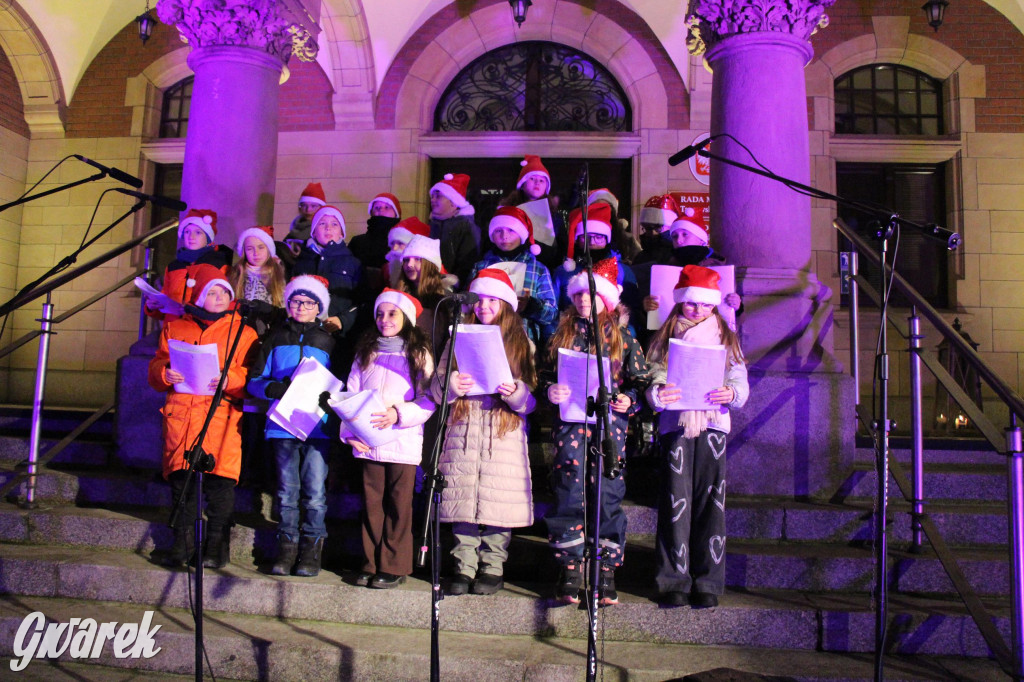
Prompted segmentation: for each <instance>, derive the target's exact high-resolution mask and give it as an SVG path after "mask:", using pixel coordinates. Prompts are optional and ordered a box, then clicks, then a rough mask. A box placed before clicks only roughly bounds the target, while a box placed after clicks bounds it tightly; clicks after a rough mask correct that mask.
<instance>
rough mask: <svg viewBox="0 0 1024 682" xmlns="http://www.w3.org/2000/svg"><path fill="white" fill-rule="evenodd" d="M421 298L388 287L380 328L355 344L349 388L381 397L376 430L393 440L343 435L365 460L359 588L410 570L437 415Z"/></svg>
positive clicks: (396, 581)
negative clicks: (427, 448)
mask: <svg viewBox="0 0 1024 682" xmlns="http://www.w3.org/2000/svg"><path fill="white" fill-rule="evenodd" d="M420 310H421V308H420V303H419V301H417V300H416V299H415V298H413V297H412V296H410V295H409V294H407V293H404V292H401V291H396V290H394V289H384V291H383V292H381V294H380V295H379V296H378V297H377V300H376V301H375V302H374V305H373V317H374V323H375V326H374V327H372V328H370V329H368V330H367V331H366V333H365V334H364V335H363V338H362V339H361V340H360V342H359V345H358V346H357V347H356V357H355V362H353V363H352V371H351V372H350V373H349V375H348V384H347V387H346V388H347V390H348V391H349V392H352V393H357V392H359V391H365V390H367V389H369V390H373V391H376V392H377V393H378V394H380V397H381V400H382V402H383V403H384V405H385V406H386V408H387V409H385V410H384V411H383V412H379V413H375V414H373V415H372V419H371V422H370V423H371V424H372V425H373V426H374V427H375V428H377V429H382V430H383V429H394V430H395V431H396V432H397V433H398V437H397V438H396V439H395V440H393V441H391V442H390V443H385V444H384V445H378V446H376V447H370V446H368V445H367V444H366V443H364V442H363V441H361V440H359V439H358V438H356V437H355V436H354V435H352V434H351V433H350V432H349V431H348V430H347V428H346V427H345V426H343V427H342V433H341V437H342V439H343V440H345V441H346V442H347V443H348V444H349V445H351V446H352V454H353V455H354V456H355V457H356V459H360V460H362V463H363V496H364V499H365V509H364V512H363V557H364V559H363V570H362V571H361V572H360V573H359V575H358V576H357V577H356V584H357V585H360V586H366V585H368V586H369V587H375V588H377V589H388V588H391V587H395V586H396V585H400V584H401V583H403V582H405V578H406V576H408V575H410V574H411V573H412V554H413V547H412V498H413V490H414V488H415V484H416V467H417V465H419V463H420V459H421V451H422V449H423V424H424V423H425V422H426V421H427V419H428V418H429V417H430V415H431V414H433V412H434V407H435V405H434V402H433V401H432V400H431V399H430V397H429V396H428V395H427V393H426V391H427V385H428V383H429V382H430V377H431V375H432V374H433V370H434V362H433V360H432V358H431V355H430V348H429V346H428V344H427V338H426V336H424V334H423V332H422V331H421V330H420V329H419V328H418V327H417V326H416V324H415V320H416V317H417V316H418V315H419V313H420Z"/></svg>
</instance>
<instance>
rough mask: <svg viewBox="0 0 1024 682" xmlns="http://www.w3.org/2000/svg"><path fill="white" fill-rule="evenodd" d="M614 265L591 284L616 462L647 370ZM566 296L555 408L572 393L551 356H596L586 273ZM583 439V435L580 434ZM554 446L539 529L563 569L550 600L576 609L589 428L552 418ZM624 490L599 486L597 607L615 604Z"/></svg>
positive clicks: (613, 482)
mask: <svg viewBox="0 0 1024 682" xmlns="http://www.w3.org/2000/svg"><path fill="white" fill-rule="evenodd" d="M616 268H617V264H616V262H615V260H614V259H611V258H609V259H607V260H603V261H601V262H600V263H598V264H597V265H595V266H594V281H595V284H596V285H597V294H598V295H597V300H596V301H594V302H593V305H596V306H597V320H598V324H599V325H600V327H601V330H602V333H601V347H602V355H603V357H605V358H607V359H608V363H609V365H610V369H611V377H610V379H611V381H610V384H611V388H612V390H611V395H612V397H613V400H612V402H611V412H610V417H611V428H612V433H611V434H610V436H611V437H612V440H613V443H614V446H615V454H616V456H617V457H618V458H619V461H620V462H621V461H622V460H623V457H624V456H625V447H624V445H625V440H626V430H627V428H628V421H629V416H630V415H631V414H632V413H633V412H635V411H636V409H637V400H638V398H639V396H640V393H641V392H642V391H643V390H644V389H646V388H647V384H648V382H649V370H648V368H647V362H646V361H645V360H644V354H643V351H642V350H641V349H640V344H639V343H637V341H636V338H634V336H633V334H632V333H631V332H630V331H629V328H628V327H627V326H626V325H625V324H623V322H622V315H623V312H622V308H621V306H620V305H619V292H620V287H619V285H618V284H616V280H617V277H618V275H617V273H616ZM568 293H569V296H571V297H572V306H571V307H570V308H568V309H566V310H565V311H564V312H563V313H562V317H561V319H560V320H559V323H558V329H557V330H556V331H555V334H554V336H552V337H551V341H550V343H549V344H548V359H549V361H550V369H549V371H548V378H549V382H550V383H549V386H548V388H547V396H548V399H549V400H550V401H551V403H552V404H554V405H558V404H560V403H562V402H565V401H566V400H568V399H569V397H570V394H571V391H570V389H569V387H568V386H567V385H565V384H559V383H555V380H554V371H555V369H556V367H557V364H558V349H559V348H567V349H570V350H575V351H583V352H588V353H591V354H593V353H595V352H596V348H595V344H594V341H593V338H592V335H591V325H590V309H591V305H592V303H591V300H590V292H589V285H588V282H587V274H586V272H581V273H579V274H577V275H576V276H574V277H573V278H572V279H571V280H569V286H568ZM584 432H586V433H584ZM607 435H609V434H606V436H607ZM552 437H553V438H554V442H555V461H554V465H553V467H552V471H551V485H552V488H553V489H554V491H555V500H556V501H555V507H554V508H553V509H552V511H551V512H550V513H549V514H548V516H547V518H545V521H546V522H547V526H548V540H549V542H550V543H551V547H552V549H553V550H554V552H555V560H556V561H557V562H558V563H559V565H560V566H561V567H562V573H561V575H560V577H559V579H558V583H557V585H556V587H555V594H556V597H557V598H559V599H561V600H563V601H566V602H569V603H572V604H575V603H578V602H579V590H580V588H581V587H582V586H583V549H584V546H585V544H586V542H587V538H586V537H585V535H584V533H585V527H584V526H585V520H586V515H587V509H586V505H585V501H586V496H587V494H588V491H587V489H586V488H587V483H586V480H587V479H589V478H590V476H589V475H588V476H587V479H585V478H584V471H585V469H584V466H585V465H586V459H587V452H586V451H585V450H584V445H583V444H584V438H586V440H587V441H588V442H593V439H594V437H595V431H594V427H593V426H587V425H584V424H575V423H567V422H563V421H561V419H558V418H556V419H555V423H554V425H553V426H552ZM625 490H626V484H625V481H624V480H623V478H622V476H619V477H617V478H614V479H610V478H607V477H606V478H604V480H603V481H602V489H601V492H602V497H601V501H600V506H601V537H600V544H601V560H602V562H601V567H600V568H601V571H600V581H599V583H598V595H599V596H598V598H599V603H600V604H601V605H603V606H608V605H611V604H617V603H618V601H619V597H618V593H617V592H616V590H615V569H616V568H618V567H619V566H621V565H622V559H623V552H624V551H625V546H626V515H625V513H624V512H623V511H622V506H621V505H622V497H623V495H624V494H625Z"/></svg>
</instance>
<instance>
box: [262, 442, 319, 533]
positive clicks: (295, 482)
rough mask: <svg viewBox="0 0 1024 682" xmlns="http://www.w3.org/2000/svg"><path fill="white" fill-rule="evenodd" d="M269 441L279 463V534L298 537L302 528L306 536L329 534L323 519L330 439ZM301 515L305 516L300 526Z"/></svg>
mask: <svg viewBox="0 0 1024 682" xmlns="http://www.w3.org/2000/svg"><path fill="white" fill-rule="evenodd" d="M270 445H271V448H272V450H273V452H274V462H275V464H276V465H277V500H278V502H279V503H280V506H281V523H280V524H278V527H277V532H278V535H279V536H283V537H287V538H288V539H289V540H292V541H297V540H298V539H299V535H300V531H301V535H302V536H304V537H313V538H325V537H327V526H326V525H325V523H324V519H325V518H326V516H327V486H326V483H327V460H326V453H327V452H328V448H329V447H330V442H329V441H326V440H307V441H306V442H302V441H300V440H296V439H294V438H273V439H271V440H270ZM300 493H301V504H302V507H301V512H300V507H299V503H300ZM302 512H304V514H302ZM300 515H301V516H302V517H303V518H302V527H301V529H300V528H299V519H300Z"/></svg>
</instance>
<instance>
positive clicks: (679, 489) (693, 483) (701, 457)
mask: <svg viewBox="0 0 1024 682" xmlns="http://www.w3.org/2000/svg"><path fill="white" fill-rule="evenodd" d="M661 444H662V452H663V455H664V458H663V462H664V471H665V476H663V478H662V480H663V481H664V482H663V484H662V490H661V497H660V501H659V504H658V547H657V553H658V572H657V576H656V578H655V582H656V583H657V586H658V591H659V592H661V593H662V594H664V593H666V592H684V593H689V592H690V591H691V589H692V590H693V591H695V592H704V593H707V594H715V595H720V594H722V593H723V592H724V591H725V434H724V433H722V432H720V431H714V430H711V429H708V430H706V431H703V432H701V434H700V435H699V436H697V437H696V438H685V437H684V436H683V430H682V429H679V430H678V431H673V432H671V433H665V434H662V436H661Z"/></svg>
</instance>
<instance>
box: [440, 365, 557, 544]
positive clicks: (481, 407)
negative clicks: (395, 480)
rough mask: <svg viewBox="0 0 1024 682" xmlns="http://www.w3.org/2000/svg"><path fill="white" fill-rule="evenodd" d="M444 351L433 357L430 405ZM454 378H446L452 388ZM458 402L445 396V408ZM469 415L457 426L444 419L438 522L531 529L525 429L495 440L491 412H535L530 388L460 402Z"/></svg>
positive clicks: (522, 386)
mask: <svg viewBox="0 0 1024 682" xmlns="http://www.w3.org/2000/svg"><path fill="white" fill-rule="evenodd" d="M447 357H448V351H447V348H446V349H445V351H444V352H443V353H442V354H441V355H440V356H439V359H438V368H437V372H436V373H435V374H434V380H433V381H431V383H430V392H431V395H432V397H433V398H434V401H435V402H437V403H438V404H440V402H441V395H442V386H441V382H442V381H443V380H444V372H445V367H446V365H447ZM457 374H458V372H452V377H453V378H452V384H454V383H455V378H456V377H457ZM457 398H458V396H457V395H455V393H454V392H453V391H451V390H450V391H449V400H448V402H449V403H454V402H455V400H456V399H457ZM463 400H465V401H466V402H467V403H468V405H469V414H468V415H467V417H466V418H465V419H463V420H461V421H459V422H458V423H454V424H453V423H451V420H450V419H449V426H448V433H447V436H446V438H445V443H444V450H443V451H442V452H441V459H440V462H439V464H438V468H439V469H440V471H441V473H442V474H444V477H445V481H446V483H447V487H446V488H445V489H444V492H443V493H442V496H441V521H442V522H444V523H457V522H462V523H479V524H484V525H488V526H499V527H503V528H520V527H523V526H529V525H532V524H533V491H532V488H531V485H530V459H529V456H528V454H527V443H526V424H525V422H524V423H523V425H522V427H521V428H516V429H513V430H511V431H509V432H508V433H506V434H505V435H504V436H502V437H501V438H498V437H497V427H498V425H497V420H496V419H495V417H496V416H497V414H498V412H497V410H498V409H500V407H499V403H500V402H501V401H503V400H504V402H505V404H506V405H507V406H508V407H509V408H511V409H512V411H514V412H516V413H517V414H519V415H520V416H525V415H527V414H529V413H530V412H533V409H534V407H536V404H537V403H536V400H534V397H533V394H532V393H531V390H530V387H529V386H527V385H526V384H524V383H523V382H522V381H516V390H515V392H514V393H513V394H512V395H510V396H508V397H507V398H503V397H502V396H501V395H500V394H492V395H476V396H467V397H465V398H463Z"/></svg>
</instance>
